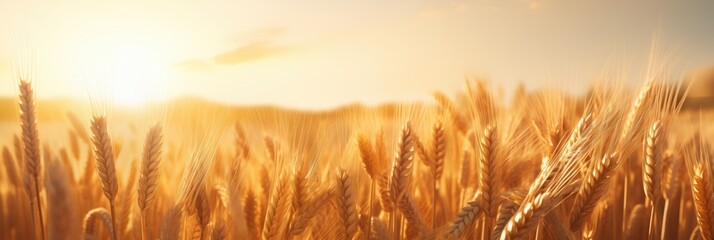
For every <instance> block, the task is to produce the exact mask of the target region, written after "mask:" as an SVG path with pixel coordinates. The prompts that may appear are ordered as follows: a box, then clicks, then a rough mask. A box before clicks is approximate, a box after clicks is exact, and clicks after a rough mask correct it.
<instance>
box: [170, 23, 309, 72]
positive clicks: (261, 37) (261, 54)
mask: <svg viewBox="0 0 714 240" xmlns="http://www.w3.org/2000/svg"><path fill="white" fill-rule="evenodd" d="M286 31H287V28H286V27H283V26H274V27H266V28H261V29H257V30H254V31H251V32H249V33H247V34H241V35H239V38H240V39H242V42H243V43H241V44H240V45H239V46H238V47H235V48H233V49H230V50H226V51H224V52H221V53H218V54H216V55H213V56H211V57H209V58H207V59H198V58H196V59H189V60H185V61H181V62H178V63H176V64H174V66H175V67H178V68H180V69H183V70H189V71H208V70H211V69H213V67H216V66H221V65H223V66H234V65H239V64H243V63H246V62H251V61H257V60H261V59H265V58H271V57H275V56H280V55H283V54H285V53H288V52H290V51H292V50H294V49H295V47H294V46H290V45H282V44H276V43H274V42H275V40H276V39H277V38H278V37H279V36H280V35H283V34H284V33H285V32H286ZM246 41H247V43H245V42H246Z"/></svg>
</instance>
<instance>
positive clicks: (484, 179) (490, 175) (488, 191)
mask: <svg viewBox="0 0 714 240" xmlns="http://www.w3.org/2000/svg"><path fill="white" fill-rule="evenodd" d="M497 146H498V137H497V133H496V128H495V127H494V126H488V127H486V129H484V131H483V137H481V144H480V147H481V159H480V162H481V172H480V173H481V174H480V184H481V194H482V197H483V201H482V203H481V204H483V208H484V210H485V211H486V214H488V216H489V217H488V218H487V219H492V218H494V217H496V211H497V209H498V203H497V202H496V200H497V198H498V196H496V194H497V193H496V191H497V190H498V186H497V185H496V184H497V180H496V174H495V171H496V169H497V168H496V158H497V152H496V151H497ZM487 222H489V223H488V224H487V225H486V229H490V227H491V226H490V220H489V221H487Z"/></svg>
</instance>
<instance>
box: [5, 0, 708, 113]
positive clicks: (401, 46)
mask: <svg viewBox="0 0 714 240" xmlns="http://www.w3.org/2000/svg"><path fill="white" fill-rule="evenodd" d="M712 12H714V1H687V0H685V1H639V0H636V1H613V0H603V1H590V0H582V1H557V0H553V1H548V0H535V1H533V0H504V1H496V0H473V1H428V0H421V1H413V0H394V1H371V0H365V1H327V0H325V1H287V0H286V1H241V0H233V1H74V0H69V1H8V0H0V96H10V95H14V94H15V93H16V92H17V90H15V88H16V87H15V84H16V83H17V78H18V73H19V72H27V71H26V70H27V69H32V70H31V71H30V72H32V73H33V76H34V77H32V78H33V81H34V82H35V87H36V89H37V90H36V91H37V95H38V96H39V97H40V98H57V97H74V98H78V99H87V98H91V97H92V96H93V95H94V92H97V90H96V89H101V91H100V92H108V93H109V94H110V95H112V96H113V97H112V99H114V100H115V101H116V102H117V103H118V104H132V103H135V102H137V101H139V100H140V99H151V98H153V97H152V96H161V97H162V98H171V97H177V96H196V97H200V98H204V99H207V100H210V101H216V102H221V103H229V104H237V105H254V104H261V105H264V104H269V105H278V106H283V107H290V108H300V109H329V108H334V107H338V106H341V105H345V104H352V103H363V104H368V105H375V104H380V103H385V102H393V101H419V100H429V99H430V98H431V93H433V92H434V91H442V92H445V93H447V94H455V93H457V92H458V91H461V90H463V89H464V88H465V85H466V84H465V81H466V79H475V78H486V79H489V81H490V82H491V84H492V85H494V86H497V87H501V88H504V89H513V88H515V86H516V85H518V84H519V83H524V84H525V85H526V86H527V87H528V89H536V88H544V87H557V88H561V89H564V90H566V91H568V92H572V93H573V94H578V93H582V92H583V91H585V89H586V86H587V85H589V83H590V82H591V81H592V80H594V79H597V78H599V77H600V76H601V75H602V73H603V72H604V70H605V69H608V68H622V67H623V66H624V67H626V68H627V69H628V70H631V71H633V72H636V71H639V69H642V68H644V67H643V66H644V64H645V63H646V61H645V60H646V59H647V57H648V54H649V49H650V46H651V44H652V42H653V39H657V42H658V43H659V46H661V47H662V48H664V49H669V50H671V51H670V52H673V53H675V54H673V55H676V56H677V57H678V58H677V59H678V61H679V62H682V63H684V64H683V65H685V66H687V67H689V68H692V69H696V68H700V67H705V66H710V65H714V44H712V43H714V27H713V26H712V23H714V14H711V13H712ZM28 63H31V64H28ZM30 66H31V67H30ZM20 75H22V74H20Z"/></svg>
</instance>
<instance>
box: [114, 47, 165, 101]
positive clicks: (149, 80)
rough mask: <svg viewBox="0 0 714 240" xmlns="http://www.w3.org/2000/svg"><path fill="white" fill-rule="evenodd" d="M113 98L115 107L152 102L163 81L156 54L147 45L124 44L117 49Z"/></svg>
mask: <svg viewBox="0 0 714 240" xmlns="http://www.w3.org/2000/svg"><path fill="white" fill-rule="evenodd" d="M113 64H114V66H113V68H114V69H113V71H114V76H113V78H112V79H111V86H110V89H111V95H112V96H111V97H112V100H113V101H114V103H116V104H119V105H125V106H134V105H140V104H143V103H146V102H147V101H150V100H151V98H152V96H151V94H152V93H151V92H152V90H156V89H153V88H154V87H156V86H155V85H156V84H157V81H160V74H161V66H160V63H159V61H158V59H157V56H156V54H155V53H154V52H153V51H152V50H151V49H150V48H149V47H148V46H145V45H140V44H123V45H120V46H118V47H117V48H116V49H115V53H114V59H113Z"/></svg>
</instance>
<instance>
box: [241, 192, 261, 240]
mask: <svg viewBox="0 0 714 240" xmlns="http://www.w3.org/2000/svg"><path fill="white" fill-rule="evenodd" d="M243 211H244V215H245V223H246V225H247V227H248V237H249V238H250V239H258V232H260V229H259V227H258V222H257V221H258V201H257V200H256V197H255V193H254V192H253V191H252V190H248V193H247V195H246V196H245V202H244V208H243Z"/></svg>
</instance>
